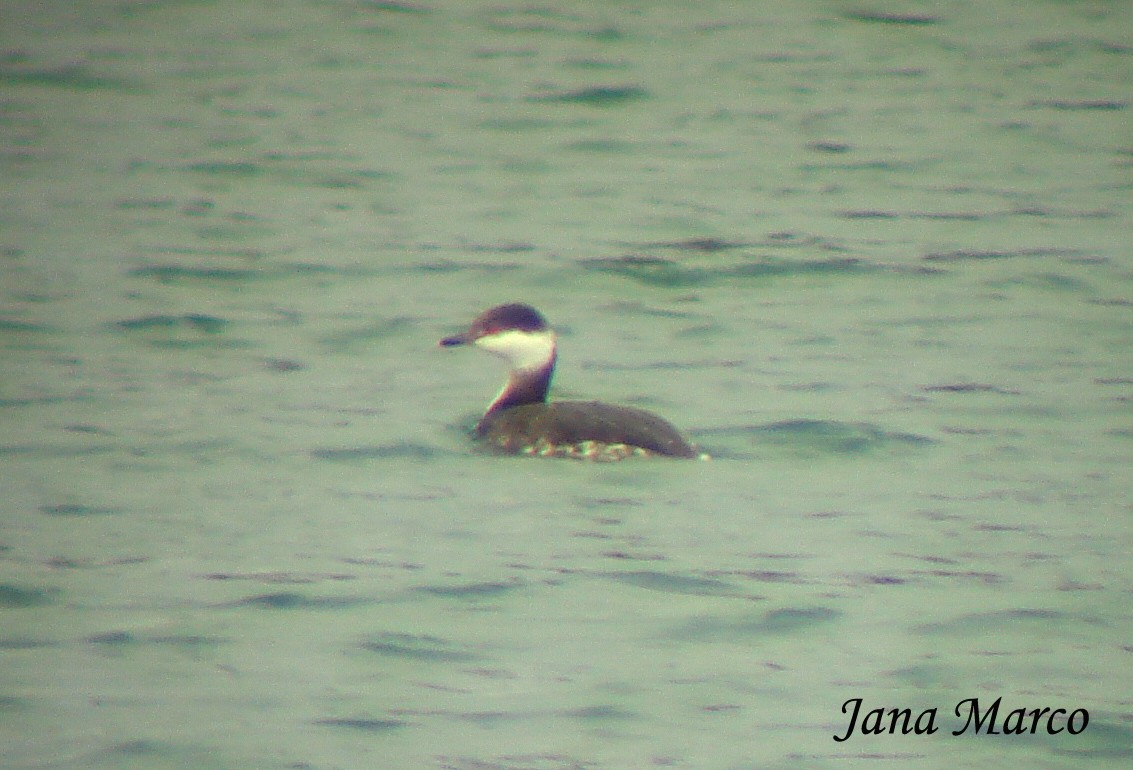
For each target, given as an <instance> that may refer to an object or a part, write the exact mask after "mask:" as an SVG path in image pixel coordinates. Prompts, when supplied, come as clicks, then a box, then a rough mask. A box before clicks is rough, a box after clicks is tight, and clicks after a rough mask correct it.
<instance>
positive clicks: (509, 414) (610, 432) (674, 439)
mask: <svg viewBox="0 0 1133 770" xmlns="http://www.w3.org/2000/svg"><path fill="white" fill-rule="evenodd" d="M441 345H442V346H443V347H453V346H456V345H475V346H476V347H478V348H482V349H483V350H486V351H488V352H489V353H492V354H493V355H496V356H499V357H500V358H503V359H504V360H505V361H507V362H508V364H509V366H510V367H511V370H510V373H509V374H508V379H507V383H505V385H504V387H503V390H501V391H500V394H499V395H498V396H496V398H495V400H494V401H492V403H491V405H490V406H489V407H488V411H487V412H485V413H484V416H483V417H482V418H481V419H480V421H479V422H478V423H477V424H476V435H477V436H478V437H479V438H480V439H481V440H483V441H484V442H486V443H487V444H488V445H489V446H491V447H492V448H494V449H497V450H499V451H502V452H506V453H510V454H529V455H537V456H541V457H576V458H583V459H595V460H620V459H622V458H625V457H631V456H635V455H642V456H648V455H665V456H669V457H692V458H696V457H705V456H704V455H701V453H700V452H698V451H697V450H696V449H695V448H694V447H693V446H692V445H691V444H690V443H689V442H688V441H687V440H686V439H685V438H684V436H682V435H681V433H680V431H678V430H677V429H676V428H674V427H673V426H672V425H671V424H670V423H669V422H668V421H666V420H664V419H662V418H660V417H658V416H657V415H655V414H652V413H651V412H647V411H645V410H644V409H635V408H633V407H629V406H617V405H614V404H604V403H601V402H599V401H554V402H548V401H547V391H548V390H549V389H550V386H551V377H552V375H553V374H554V373H555V359H556V355H557V353H556V344H555V332H554V330H552V329H551V327H550V326H548V325H547V322H546V320H545V319H544V318H543V316H542V315H541V314H540V313H539V311H538V310H536V309H535V308H533V307H531V306H530V305H524V304H519V303H513V304H508V305H499V306H497V307H493V308H491V309H489V310H485V311H484V312H483V313H481V314H480V315H478V316H477V317H476V318H475V319H473V321H472V324H471V325H470V326H469V327H468V330H467V331H465V332H463V333H461V334H457V335H454V336H452V337H445V338H444V339H442V340H441Z"/></svg>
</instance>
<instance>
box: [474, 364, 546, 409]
mask: <svg viewBox="0 0 1133 770" xmlns="http://www.w3.org/2000/svg"><path fill="white" fill-rule="evenodd" d="M554 373H555V356H554V355H552V356H551V360H550V361H548V362H547V363H546V364H545V365H543V366H542V367H540V368H538V369H513V370H512V372H511V374H510V375H509V376H508V380H507V385H506V386H505V387H504V390H503V392H502V393H500V395H499V397H498V398H497V399H496V400H495V401H493V402H492V405H491V406H489V407H488V411H487V413H485V415H484V416H485V417H487V416H488V415H489V414H493V413H495V412H498V411H500V410H502V409H510V408H511V407H513V406H523V405H524V404H542V403H544V402H545V401H546V400H547V391H548V390H549V389H550V387H551V375H553V374H554Z"/></svg>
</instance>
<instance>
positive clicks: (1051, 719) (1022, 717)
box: [834, 697, 1090, 742]
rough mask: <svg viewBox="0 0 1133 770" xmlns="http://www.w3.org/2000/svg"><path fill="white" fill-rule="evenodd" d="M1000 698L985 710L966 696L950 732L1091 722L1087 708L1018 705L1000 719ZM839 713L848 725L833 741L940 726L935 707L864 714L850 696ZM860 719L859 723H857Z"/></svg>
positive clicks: (1073, 729)
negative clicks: (957, 723) (847, 719)
mask: <svg viewBox="0 0 1133 770" xmlns="http://www.w3.org/2000/svg"><path fill="white" fill-rule="evenodd" d="M1002 700H1003V698H1002V697H1000V698H996V699H995V700H994V701H993V702H992V704H991V705H990V706H988V707H987V708H986V709H981V707H980V701H979V698H965V699H964V700H962V701H960V702H959V703H957V704H956V708H955V709H954V710H955V712H956V717H957V718H959V719H963V720H964V724H963V725H961V726H960V728H959V729H957V730H953V731H952V734H953V735H962V734H963V733H965V732H967V731H968V730H969V729H970V730H971V731H972V733H973V734H983V735H1035V734H1037V733H1040V732H1042V733H1046V734H1048V735H1057V734H1058V733H1061V732H1063V731H1065V732H1067V733H1070V734H1071V735H1077V734H1078V733H1080V732H1082V731H1083V730H1085V729H1086V725H1088V724H1089V723H1090V713H1089V712H1088V711H1086V709H1082V708H1079V709H1074V710H1073V711H1069V712H1068V711H1067V710H1066V709H1061V708H1056V709H1051V708H1036V709H1026V708H1017V709H1012V710H1011V711H1008V712H1007V713H1006V715H1005V716H1004V717H1003V719H1002V721H1001V720H1000V718H999V717H1000V712H999V709H1000V705H1001V701H1002ZM842 713H843V714H849V715H850V724H849V725H848V726H847V727H846V730H845V732H844V733H843V734H842V735H835V736H834V740H836V741H838V742H842V741H845V740H847V739H849V738H850V736H852V735H854V731H855V730H857V732H858V733H859V734H861V735H898V734H900V735H909V734H910V733H912V734H915V735H932V734H933V733H935V732H936V731H937V730H938V729H939V728H938V727H937V725H936V709H934V708H931V709H924V710H923V711H920V712H914V711H913V709H907V708H906V709H896V708H894V709H886V708H875V709H871V710H868V711H865V712H864V713H863V711H862V699H861V698H850V699H849V700H847V701H846V702H845V703H843V704H842ZM859 720H860V722H859Z"/></svg>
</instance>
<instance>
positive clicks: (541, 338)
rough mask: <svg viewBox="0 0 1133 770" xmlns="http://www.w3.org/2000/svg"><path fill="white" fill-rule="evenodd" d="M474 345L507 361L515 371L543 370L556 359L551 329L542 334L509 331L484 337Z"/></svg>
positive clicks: (553, 336) (553, 335)
mask: <svg viewBox="0 0 1133 770" xmlns="http://www.w3.org/2000/svg"><path fill="white" fill-rule="evenodd" d="M474 344H475V345H476V346H477V347H479V348H483V349H484V350H486V351H488V352H489V353H491V354H492V355H495V356H499V357H500V358H502V359H504V360H506V361H507V362H508V364H510V365H511V368H512V369H513V370H520V371H531V370H537V369H542V368H544V367H545V366H547V365H549V364H550V363H551V362H552V361H553V360H554V358H555V333H554V332H553V331H551V330H550V329H546V330H544V331H541V332H524V331H519V330H518V329H509V330H507V331H503V332H499V333H498V334H487V335H484V336H483V337H480V338H479V339H477V340H476V342H475V343H474Z"/></svg>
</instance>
